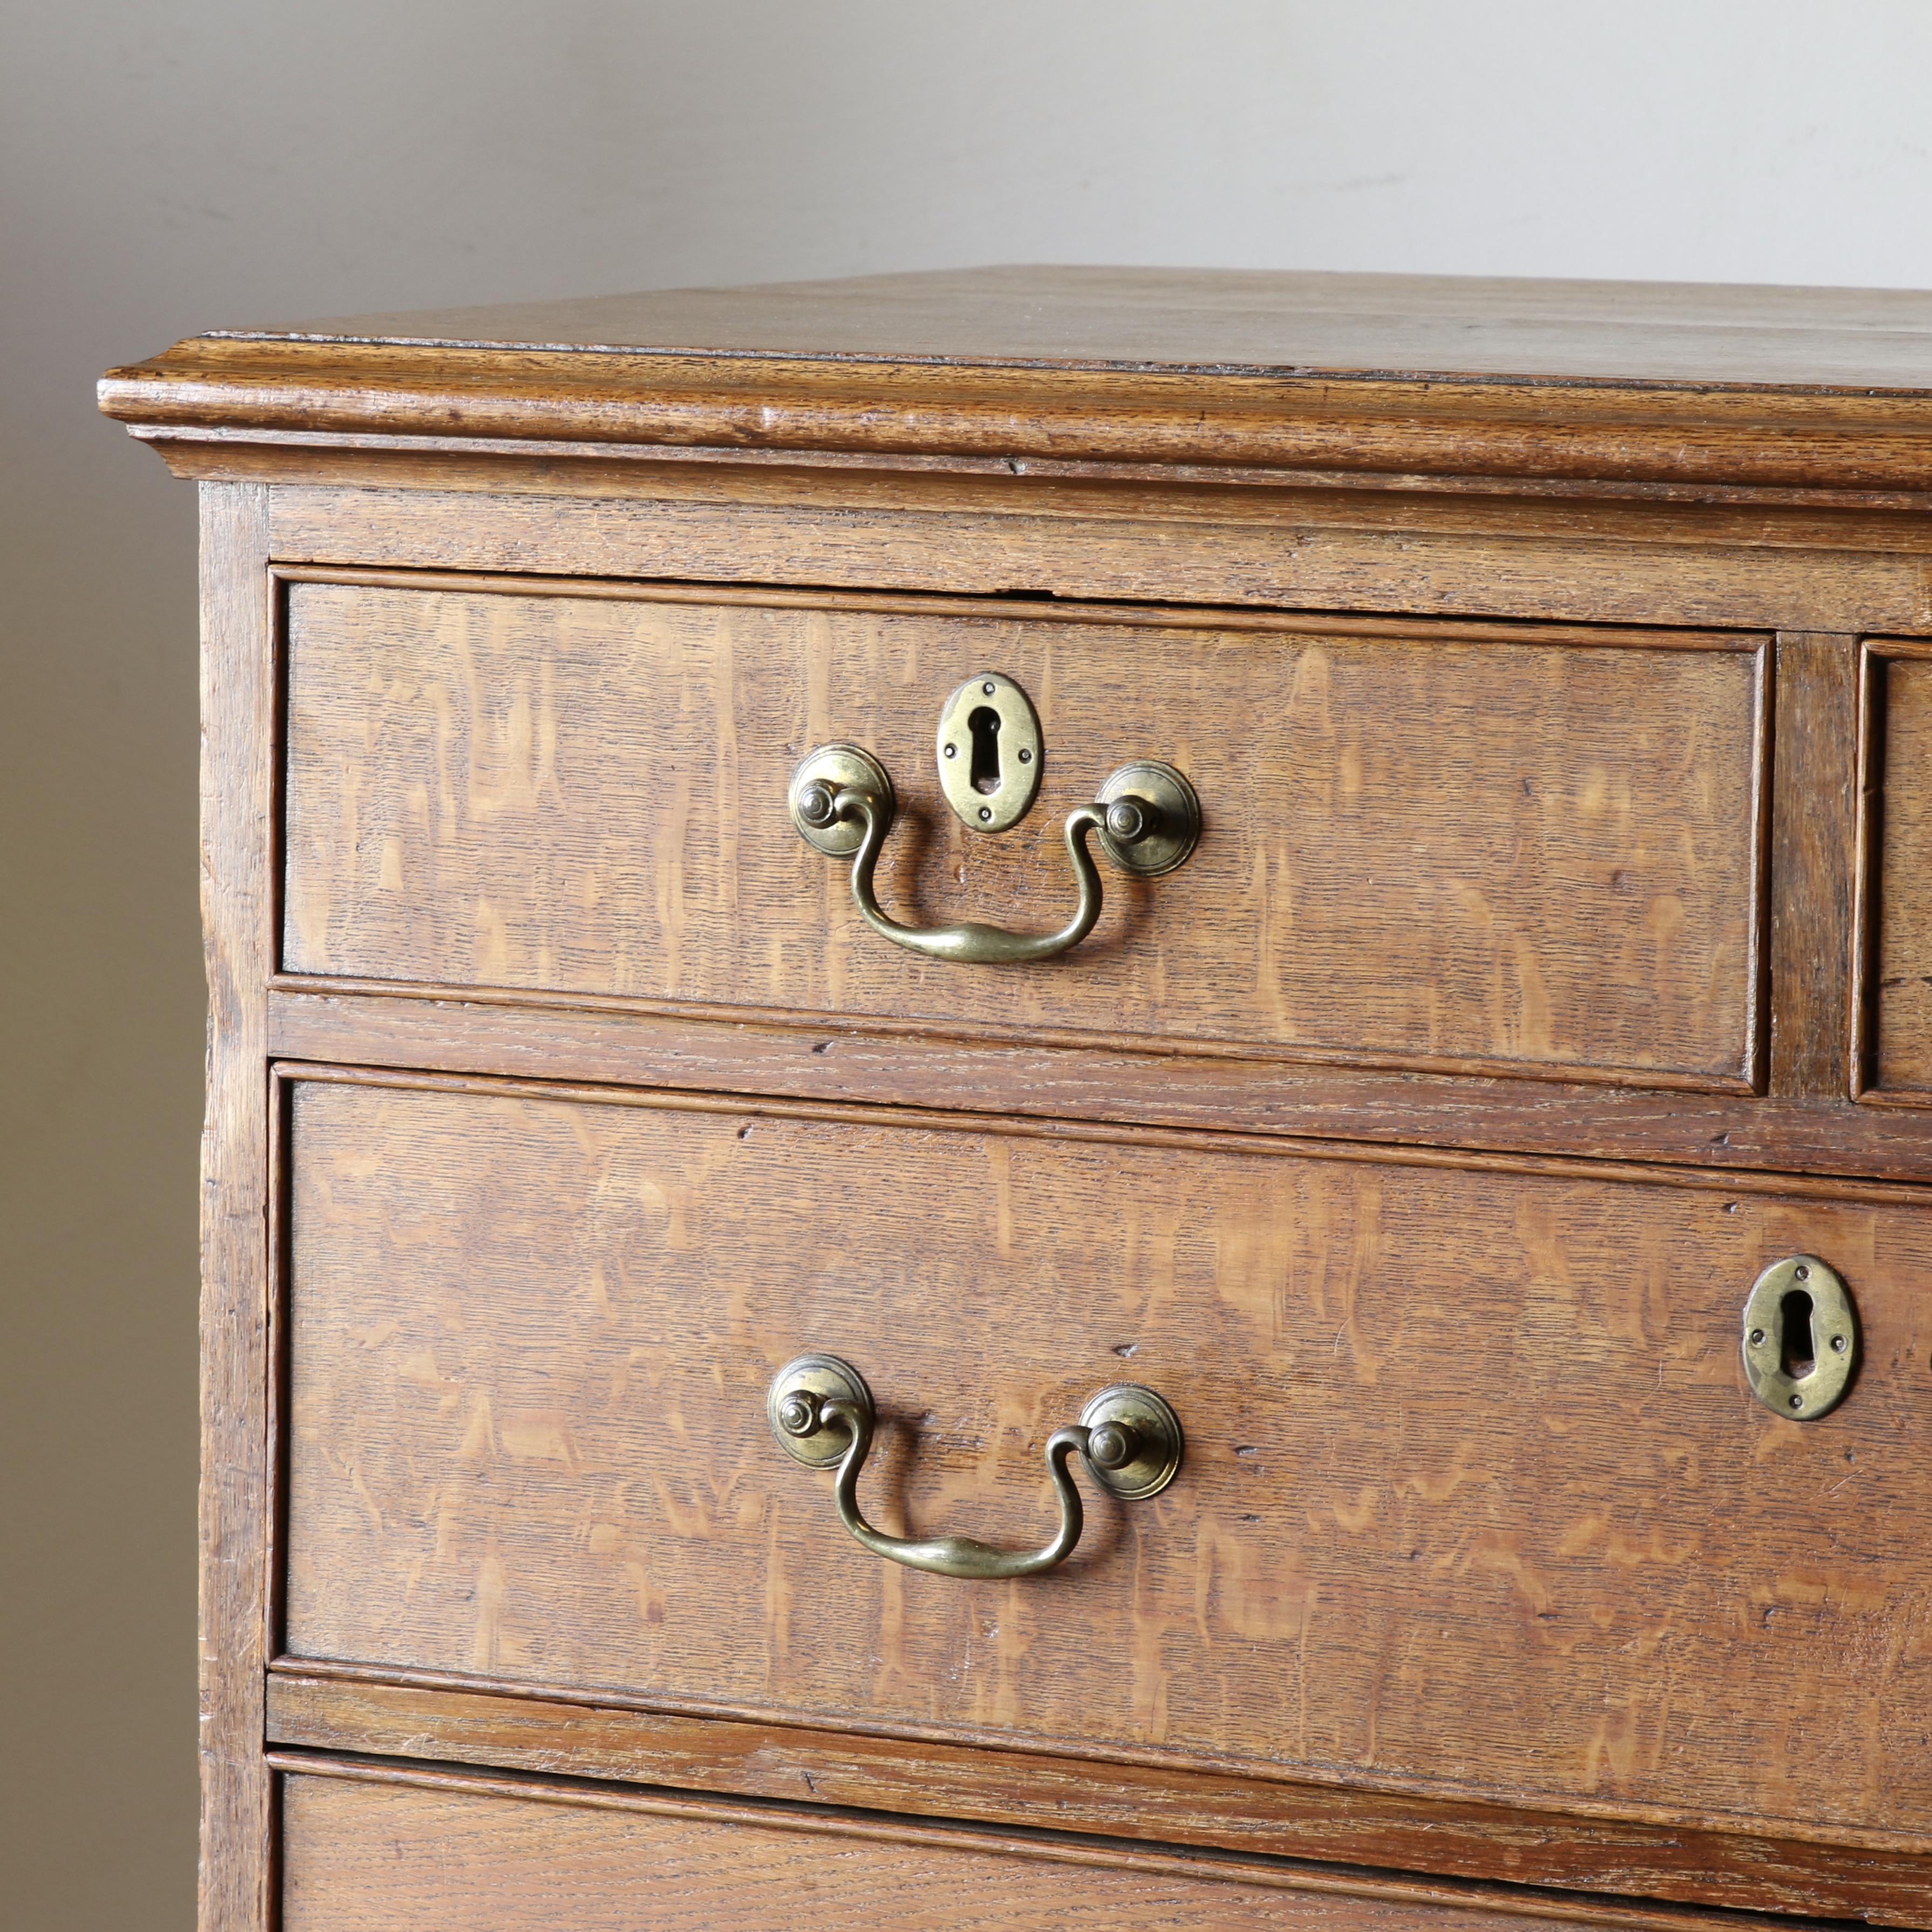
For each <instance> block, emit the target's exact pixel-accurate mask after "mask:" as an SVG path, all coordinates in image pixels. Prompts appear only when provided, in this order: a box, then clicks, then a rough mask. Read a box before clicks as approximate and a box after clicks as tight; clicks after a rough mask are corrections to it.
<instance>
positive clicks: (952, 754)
mask: <svg viewBox="0 0 1932 1932" xmlns="http://www.w3.org/2000/svg"><path fill="white" fill-rule="evenodd" d="M946 755H947V757H949V758H956V757H959V746H958V745H947V748H946ZM1021 755H1022V757H1024V756H1025V753H1024V752H1022V754H1021Z"/></svg>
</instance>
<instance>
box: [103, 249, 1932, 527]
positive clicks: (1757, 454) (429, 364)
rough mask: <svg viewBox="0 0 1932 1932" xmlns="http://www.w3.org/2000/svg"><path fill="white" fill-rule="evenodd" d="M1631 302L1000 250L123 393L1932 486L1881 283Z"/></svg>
mask: <svg viewBox="0 0 1932 1932" xmlns="http://www.w3.org/2000/svg"><path fill="white" fill-rule="evenodd" d="M1391 297H1393V298H1394V308H1393V311H1391V312H1390V313H1389V314H1388V315H1387V317H1386V319H1383V318H1379V317H1378V316H1377V314H1376V311H1377V308H1379V306H1382V305H1385V304H1387V303H1388V302H1389V301H1390V299H1391ZM1613 299H1615V298H1613V297H1611V296H1607V295H1606V293H1605V292H1604V290H1602V289H1601V287H1598V288H1594V289H1593V288H1591V287H1589V285H1571V288H1570V290H1569V291H1568V296H1567V299H1566V298H1565V296H1562V295H1557V296H1553V295H1552V293H1551V292H1550V285H1544V286H1543V287H1538V285H1536V284H1515V285H1514V286H1513V287H1512V285H1509V284H1495V283H1491V284H1481V283H1476V284H1454V283H1451V282H1447V281H1441V280H1436V281H1433V282H1432V281H1426V280H1425V281H1420V282H1415V283H1412V284H1408V285H1407V287H1406V289H1403V290H1402V291H1401V292H1400V293H1397V291H1396V286H1395V285H1394V284H1391V283H1390V282H1389V281H1388V280H1387V278H1334V279H1330V278H1321V279H1319V280H1318V281H1309V280H1308V279H1307V278H1299V277H1286V278H1282V277H1274V278H1271V277H1267V276H1259V277H1256V276H1240V275H1176V274H1174V273H1172V272H1161V271H1140V272H1133V271H1097V270H1085V271H1082V270H1078V269H1075V270H1067V269H1043V270H1007V271H1001V270H983V271H979V272H974V273H968V274H966V275H949V276H939V277H932V278H905V279H903V280H898V281H897V282H896V286H895V287H894V288H893V289H892V290H891V291H890V293H886V291H885V290H884V289H883V286H882V285H881V284H878V283H876V282H875V283H874V284H873V285H872V287H871V288H869V289H868V288H865V287H862V286H861V285H859V284H844V285H842V286H841V285H821V286H820V288H819V289H818V290H817V292H816V293H815V294H814V295H811V296H804V297H801V295H800V292H799V290H796V289H793V290H786V289H784V288H778V289H772V290H745V291H740V292H737V293H736V294H735V295H732V294H724V295H720V294H719V293H718V292H711V293H709V295H703V294H699V293H697V292H686V293H685V295H684V296H682V297H681V298H680V297H676V296H674V297H672V298H670V301H669V302H668V303H667V302H665V300H664V299H662V298H655V299H653V298H649V297H645V298H632V299H619V305H618V306H616V307H614V308H613V305H611V304H610V303H605V304H602V305H559V306H557V307H556V308H553V309H552V310H551V311H550V312H549V313H548V314H547V315H545V314H542V312H541V311H526V312H524V313H523V314H517V313H514V312H511V313H505V312H502V311H498V312H496V313H494V314H493V313H491V312H490V311H477V312H473V313H472V314H469V316H467V317H464V316H461V315H457V316H448V315H446V316H443V317H417V318H415V319H413V322H412V323H410V324H409V325H407V329H402V330H401V332H399V328H400V326H399V325H398V322H397V319H395V318H381V317H365V318H361V319H354V318H352V319H350V320H349V321H347V322H346V323H338V324H335V325H329V324H322V325H317V326H312V327H311V328H308V329H296V330H284V331H263V332H252V333H250V334H248V335H231V336H228V337H199V338H191V339H190V340H189V341H185V342H182V343H178V344H176V345H175V347H174V348H173V349H172V350H169V351H168V352H167V353H166V355H164V356H160V357H157V358H155V359H154V360H153V361H152V362H148V363H145V364H142V365H139V366H137V367H134V368H127V369H121V370H115V371H110V374H109V375H108V377H107V378H105V379H104V381H103V383H102V385H101V398H102V406H103V407H104V408H105V409H107V410H108V411H109V412H110V413H111V414H113V415H115V416H119V417H121V418H122V419H124V420H127V421H129V422H134V423H137V424H140V425H144V426H148V427H187V428H196V427H201V426H204V425H212V426H217V427H223V428H230V429H235V428H242V429H248V430H257V431H271V432H276V431H280V432H287V431H351V432H370V431H374V432H378V433H399V432H400V433H404V434H409V433H415V434H424V433H428V434H446V433H447V432H448V431H449V430H450V429H451V428H453V427H456V426H458V425H460V428H461V429H462V431H463V433H464V434H466V435H469V436H472V437H529V436H544V437H552V438H555V437H566V438H570V437H574V438H580V439H587V440H595V441H610V442H613V443H646V444H669V445H685V446H739V447H749V448H752V449H806V450H810V449H834V450H838V451H841V452H874V451H876V452H885V453H888V454H889V453H894V452H915V453H934V452H944V453H946V454H947V455H956V456H961V457H965V458H975V457H984V456H987V455H994V456H998V457H1000V458H1009V459H1013V460H1022V459H1025V458H1036V457H1038V458H1049V459H1065V458H1088V459H1099V460H1113V461H1128V462H1133V461H1140V462H1154V463H1228V464H1240V463H1248V464H1253V463H1274V464H1302V465H1307V466H1328V467H1333V468H1335V469H1341V470H1344V471H1346V470H1350V469H1354V470H1369V471H1384V472H1402V471H1421V472H1435V473H1439V474H1449V475H1469V474H1476V475H1484V474H1494V473H1496V472H1499V471H1508V472H1513V473H1517V474H1520V475H1526V476H1534V477H1553V478H1592V479H1599V480H1610V481H1618V480H1622V481H1652V480H1661V481H1684V482H1693V483H1694V482H1697V481H1716V482H1721V483H1723V484H1729V485H1733V486H1735V485H1738V484H1744V485H1746V486H1751V485H1757V486H1770V487H1778V486H1792V485H1797V486H1801V487H1814V488H1817V487H1824V488H1833V487H1838V488H1851V489H1858V488H1873V487H1876V488H1886V487H1894V488H1903V489H1906V490H1922V489H1923V488H1924V476H1925V474H1926V466H1927V456H1928V452H1932V328H1929V327H1928V324H1927V304H1926V302H1925V299H1924V298H1923V297H1915V296H1894V297H1891V298H1885V297H1879V298H1876V301H1877V302H1879V303H1880V304H1882V305H1888V306H1889V307H1890V308H1891V309H1892V311H1894V314H1896V315H1897V317H1898V318H1899V323H1898V326H1896V327H1895V328H1893V329H1879V330H1874V329H1871V328H1870V327H1869V326H1855V327H1852V328H1849V329H1847V328H1846V327H1845V326H1844V318H1845V316H1846V303H1845V302H1844V301H1843V299H1842V297H1834V296H1829V295H1828V296H1824V297H1823V298H1822V299H1821V298H1819V297H1817V296H1815V295H1814V296H1812V297H1811V306H1810V307H1808V306H1807V304H1806V301H1805V299H1798V300H1796V301H1795V302H1794V300H1793V298H1792V296H1790V295H1789V294H1787V295H1785V296H1782V297H1781V296H1775V295H1773V296H1766V293H1765V292H1763V291H1751V292H1745V293H1742V294H1741V295H1739V296H1733V297H1730V298H1727V297H1724V296H1715V295H1714V294H1713V293H1712V292H1711V291H1708V290H1706V291H1703V292H1701V293H1700V295H1698V296H1695V297H1690V296H1686V295H1685V292H1682V291H1679V292H1678V297H1677V299H1676V302H1675V303H1674V304H1673V302H1671V301H1670V300H1669V299H1664V301H1663V302H1661V305H1657V304H1653V305H1651V308H1652V314H1651V315H1650V317H1649V319H1648V320H1646V321H1644V322H1642V323H1637V324H1636V325H1635V326H1626V327H1623V328H1619V327H1618V326H1616V325H1615V324H1613V325H1612V326H1610V328H1608V329H1606V328H1605V327H1604V320H1603V317H1604V305H1605V304H1607V302H1611V301H1613ZM1621 299H1622V301H1623V302H1625V304H1626V305H1628V304H1629V303H1630V302H1631V300H1632V299H1631V297H1630V296H1629V295H1628V292H1625V293H1623V295H1622V298H1621ZM801 300H803V301H804V302H805V306H804V308H802V309H801V308H799V302H800V301H801ZM626 302H628V311H627V309H626V307H625V303H626ZM1431 302H1433V303H1434V304H1436V305H1438V308H1437V310H1436V311H1433V312H1432V311H1431V309H1430V307H1429V306H1428V305H1429V304H1430V303H1431ZM1464 302H1474V303H1475V305H1476V306H1475V309H1474V310H1473V311H1469V310H1466V309H1461V308H1460V305H1461V304H1463V303H1464ZM1593 304H1594V305H1595V306H1594V307H1592V305H1593ZM1526 310H1527V312H1526ZM654 311H655V313H654ZM1512 311H1515V312H1514V313H1512ZM1040 317H1045V318H1046V323H1045V328H1044V330H1043V329H1042V326H1041V323H1040V320H1037V318H1040ZM1123 317H1125V318H1126V321H1125V326H1123V322H1122V318H1123ZM1150 324H1151V326H1150ZM1177 324H1178V325H1179V326H1176V325H1177ZM1338 324H1339V325H1340V326H1337V325H1338ZM1445 325H1446V326H1445ZM666 328H667V329H669V330H670V333H671V335H672V337H673V340H671V341H665V340H664V338H663V336H662V335H661V334H660V333H659V331H660V329H666ZM505 329H508V330H510V331H511V332H512V333H511V335H510V336H509V337H508V338H507V339H506V338H505V336H504V335H503V334H502V331H503V330H505ZM419 331H420V332H419ZM529 331H534V332H535V333H534V335H532V334H530V333H528V332H529ZM613 331H614V332H616V335H617V336H618V340H616V341H606V340H604V339H602V338H604V336H605V335H607V334H608V333H610V332H613ZM935 331H938V335H935V334H934V333H933V332H935ZM679 336H682V337H684V338H685V339H684V340H682V341H679V340H676V339H675V338H677V337H679ZM706 336H709V337H711V338H712V340H711V341H705V340H703V338H704V337H706ZM693 337H695V338H697V339H691V338H693ZM639 338H642V339H641V340H640V339H639ZM941 338H943V339H944V340H946V341H949V342H950V344H951V347H949V348H947V349H946V350H944V351H941V352H938V353H935V352H934V351H933V350H932V348H931V347H930V346H929V345H930V344H931V342H932V341H936V340H939V339H941ZM1046 341H1052V343H1054V344H1055V347H1054V348H1053V349H1052V350H1050V351H1049V352H1048V353H1046V354H1039V353H1034V352H1033V351H1032V350H1029V349H1028V348H1026V347H997V346H993V345H996V344H1027V343H1029V342H1031V343H1034V344H1041V343H1043V342H1046ZM920 343H924V344H926V345H928V346H926V347H909V346H908V345H910V344H920ZM856 344H864V345H865V346H864V347H856V346H854V345H856ZM976 344H978V345H983V346H975V345H976ZM1128 345H1131V346H1128ZM1235 345H1239V347H1238V348H1235ZM1231 348H1235V353H1233V354H1232V355H1230V354H1229V353H1223V351H1226V350H1229V349H1231ZM1798 368H1805V369H1806V370H1808V371H1809V372H1810V373H1809V374H1808V375H1806V376H1805V377H1799V378H1797V379H1796V380H1797V381H1798V382H1799V383H1802V387H1798V388H1790V387H1786V388H1780V387H1778V385H1779V384H1780V383H1790V382H1791V381H1792V380H1793V371H1795V370H1796V369H1798ZM1496 379H1500V380H1496ZM1848 432H1849V434H1848Z"/></svg>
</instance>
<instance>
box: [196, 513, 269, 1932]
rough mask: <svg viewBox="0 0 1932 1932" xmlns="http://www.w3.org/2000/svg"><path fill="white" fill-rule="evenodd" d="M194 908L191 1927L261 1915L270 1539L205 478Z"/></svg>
mask: <svg viewBox="0 0 1932 1932" xmlns="http://www.w3.org/2000/svg"><path fill="white" fill-rule="evenodd" d="M203 487H204V494H203V496H202V674H201V694H202V719H203V728H202V768H201V811H202V835H201V864H202V919H203V924H204V930H205V935H206V942H207V943H206V958H207V967H208V1106H207V1116H206V1122H205V1129H204V1132H203V1135H202V1196H201V1199H202V1221H201V1241H202V1302H201V1310H202V1314H201V1319H202V1337H203V1338H204V1340H203V1347H202V1385H201V1427H202V1463H201V1583H200V1682H201V1735H200V1750H201V1765H202V1816H201V1845H202V1858H201V1906H200V1911H201V1923H202V1926H203V1927H205V1928H208V1932H214V1928H216V1927H221V1928H226V1927H254V1926H257V1925H261V1924H266V1922H267V1914H268V1912H269V1909H270V1903H269V1892H270V1888H271V1884H272V1844H271V1820H270V1789H269V1775H268V1772H267V1770H266V1767H265V1766H264V1765H263V1762H262V1754H261V1741H262V1721H263V1717H262V1713H263V1688H262V1667H263V1655H264V1640H265V1637H266V1623H265V1613H266V1574H267V1554H268V1544H269V1518H268V1488H269V1481H268V1476H269V1472H268V1464H269V1440H268V1433H267V1430H268V1421H267V1415H266V1395H267V1391H268V1384H269V1333H268V1328H269V1229H268V1218H269V1187H270V1176H269V1079H268V1069H267V1065H266V1055H265V1052H264V1047H265V1042H264V1038H263V1031H264V1005H265V1002H264V998H263V980H264V979H265V977H266V974H267V971H268V968H269V965H270V963H271V959H272V953H271V947H272V933H273V929H274V906H273V897H272V895H273V889H274V881H273V876H272V869H271V868H270V865H269V852H268V850H267V849H266V845H265V843H264V841H263V837H262V830H263V826H265V825H266V824H268V823H269V822H270V818H271V815H272V799H273V786H274V775H275V730H274V717H275V669H274V667H275V586H274V583H273V582H272V579H271V578H270V577H269V572H268V555H267V552H268V505H267V502H266V496H267V492H266V490H262V489H260V488H258V487H253V486H249V485H244V484H206V485H204V486H203Z"/></svg>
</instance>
